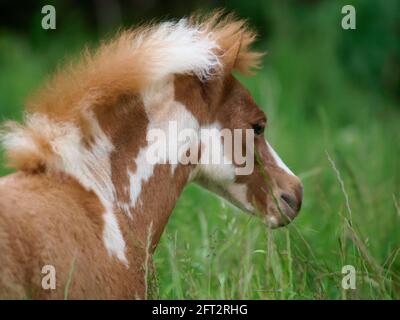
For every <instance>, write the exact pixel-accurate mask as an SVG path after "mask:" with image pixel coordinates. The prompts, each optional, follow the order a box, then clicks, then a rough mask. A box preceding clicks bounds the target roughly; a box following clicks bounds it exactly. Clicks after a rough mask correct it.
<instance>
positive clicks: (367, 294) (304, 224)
mask: <svg viewBox="0 0 400 320" xmlns="http://www.w3.org/2000/svg"><path fill="white" fill-rule="evenodd" d="M350 2H351V3H353V4H355V6H356V9H357V30H352V31H345V30H342V28H341V27H340V21H341V17H342V15H341V14H340V9H341V6H342V5H344V4H345V3H344V2H341V1H314V2H313V1H310V3H316V4H309V2H308V1H299V2H298V3H300V4H295V2H293V1H269V2H265V1H254V3H255V4H254V3H253V2H251V3H249V2H246V3H247V4H246V5H244V4H243V2H240V1H232V2H229V5H228V8H231V9H234V10H235V11H238V12H239V13H240V15H241V16H244V17H249V18H250V23H252V24H253V25H254V26H255V27H256V28H259V29H260V30H261V39H260V40H259V42H258V46H259V47H260V48H261V49H266V50H268V55H267V56H266V57H265V61H264V66H263V68H262V70H260V72H258V74H257V75H256V76H254V77H251V78H245V77H242V76H238V77H239V78H240V79H241V80H242V81H243V83H244V84H245V85H246V87H247V88H248V89H249V90H250V91H251V93H252V95H253V96H254V98H255V100H256V102H257V103H258V104H259V106H261V107H262V108H263V109H264V110H265V112H266V113H267V115H268V118H269V127H268V129H267V130H266V137H267V138H268V140H269V141H270V142H271V143H272V144H273V146H274V147H275V149H276V150H277V152H278V153H279V154H280V155H281V157H282V158H283V159H284V161H285V162H286V163H287V164H288V165H289V167H290V168H291V169H292V170H293V171H294V172H296V173H297V174H298V175H299V176H300V177H301V178H302V181H303V183H304V191H305V193H304V202H303V208H302V211H301V214H300V215H299V217H298V218H297V219H296V220H295V221H294V222H293V223H292V224H291V225H290V226H289V227H288V228H284V229H279V230H274V231H269V230H267V229H266V228H265V226H264V225H262V224H261V223H260V222H259V221H258V220H256V219H252V218H250V217H249V216H248V215H246V214H245V213H243V212H240V211H239V210H237V209H235V208H233V207H231V206H229V205H227V204H226V203H225V202H224V201H222V200H220V199H219V198H217V197H215V196H214V195H211V194H210V193H208V192H206V191H204V190H202V189H200V188H199V187H196V186H194V185H191V186H188V187H187V188H186V190H185V191H184V193H183V195H182V196H181V198H180V200H179V201H178V203H177V206H176V208H175V210H174V212H173V214H172V216H171V219H170V221H169V223H168V226H167V228H166V231H165V233H164V235H163V237H162V239H161V242H160V244H159V247H158V249H157V252H156V254H155V257H154V264H155V266H156V269H157V273H156V275H154V276H152V277H151V279H149V281H150V283H151V284H152V285H151V289H152V290H151V291H150V297H153V298H168V299H176V298H177V299H181V298H189V299H192V298H193V299H194V298H205V299H207V298H212V299H214V298H216V299H219V298H220V299H230V298H239V299H368V298H369V299H386V298H387V299H391V298H394V299H397V298H399V297H400V258H399V251H400V228H399V227H400V165H399V151H400V108H399V87H398V78H399V70H400V69H399V64H397V63H398V60H396V57H397V58H398V57H399V56H400V55H399V46H400V44H399V42H400V41H399V38H400V37H399V33H398V32H399V29H398V28H399V21H400V19H399V14H398V13H399V12H400V8H399V4H398V2H396V1H382V2H380V4H377V2H375V1H362V2H361V1H350ZM218 4H219V5H220V3H218ZM208 5H209V7H212V6H213V2H212V1H211V4H210V3H209V4H208ZM197 6H198V5H197ZM171 10H173V9H171ZM58 14H59V15H60V14H61V13H58ZM69 19H70V20H68V19H66V21H72V20H73V21H74V23H64V24H61V25H60V26H58V28H57V30H56V31H54V32H53V33H52V32H51V31H48V32H44V31H43V30H41V29H40V28H39V27H38V25H40V24H39V23H40V22H39V21H40V12H36V13H33V18H32V26H31V28H30V31H29V35H28V36H27V35H21V34H20V33H18V32H13V31H10V30H8V29H7V28H5V27H2V28H0V70H1V71H0V120H1V121H2V120H5V119H20V118H21V115H22V106H23V102H24V99H25V98H26V96H27V94H28V93H29V92H31V91H32V90H33V89H35V88H36V87H37V86H38V85H39V84H40V83H41V82H42V81H43V79H44V78H45V77H46V75H48V74H49V73H51V72H52V71H53V70H54V68H55V67H56V65H57V63H59V62H60V61H61V60H62V59H63V58H64V57H65V56H66V55H74V54H75V53H76V52H78V49H79V48H81V47H82V46H83V45H84V44H85V43H87V42H89V43H95V42H96V39H98V38H101V37H102V36H104V34H103V33H98V34H93V32H92V30H91V29H90V28H88V27H87V25H86V24H85V21H84V19H83V18H82V16H81V15H80V13H79V11H78V12H76V11H71V13H70V18H69ZM393 28H394V29H393ZM396 28H397V29H396ZM393 30H395V31H393ZM396 30H397V31H396ZM393 56H394V58H393ZM393 59H394V60H393ZM393 61H394V62H393ZM335 169H337V171H335ZM8 172H9V170H8V169H6V168H5V167H4V166H3V165H2V163H1V162H0V174H1V175H5V174H7V173H8ZM344 265H353V266H354V267H355V269H356V271H357V275H356V289H355V290H344V289H343V288H342V286H341V283H342V277H343V274H342V273H341V270H342V267H343V266H344Z"/></svg>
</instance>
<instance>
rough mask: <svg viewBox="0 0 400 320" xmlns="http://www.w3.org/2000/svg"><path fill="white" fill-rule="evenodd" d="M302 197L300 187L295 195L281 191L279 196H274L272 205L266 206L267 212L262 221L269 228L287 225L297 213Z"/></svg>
mask: <svg viewBox="0 0 400 320" xmlns="http://www.w3.org/2000/svg"><path fill="white" fill-rule="evenodd" d="M302 198H303V190H302V189H301V192H300V194H298V195H297V196H294V195H293V196H292V195H290V194H287V193H282V194H281V196H280V197H279V198H278V197H275V199H274V200H275V203H274V205H273V206H271V207H269V208H268V209H269V210H268V213H267V214H266V215H265V216H264V218H263V221H264V223H265V224H266V225H267V226H268V227H269V228H271V229H276V228H280V227H284V226H286V225H288V224H289V223H291V222H292V221H293V220H294V219H295V218H296V217H297V216H298V215H299V213H300V210H301V206H302Z"/></svg>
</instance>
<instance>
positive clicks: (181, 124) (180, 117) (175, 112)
mask: <svg viewBox="0 0 400 320" xmlns="http://www.w3.org/2000/svg"><path fill="white" fill-rule="evenodd" d="M142 98H143V102H144V106H145V111H146V114H147V117H148V119H149V125H148V128H147V137H146V139H147V140H149V139H150V138H149V135H148V133H149V131H151V130H154V129H159V130H162V131H163V132H164V133H165V134H166V135H167V141H178V138H177V137H176V136H170V131H169V130H168V129H169V122H170V121H175V122H176V124H177V129H178V130H177V132H178V133H179V132H180V131H181V130H184V129H193V130H196V131H197V130H199V123H198V121H197V119H196V118H195V117H194V116H193V114H192V113H191V112H189V111H188V110H187V109H186V107H185V106H184V105H183V104H181V103H180V102H178V101H175V100H174V85H173V79H172V78H166V79H164V80H163V81H160V82H158V83H155V84H154V85H153V86H152V87H150V88H149V89H148V90H146V91H145V92H144V93H143V94H142ZM180 147H181V145H178V150H181V148H180ZM149 150H150V146H149V145H147V146H146V147H143V148H142V149H140V151H139V153H138V155H137V156H136V159H135V160H134V161H135V163H136V171H135V172H132V171H130V170H128V176H129V184H130V203H129V207H131V208H134V207H136V205H137V203H138V201H139V199H140V194H141V192H142V188H143V185H144V184H145V183H146V182H147V181H148V180H149V179H150V178H151V177H152V176H153V173H154V167H155V165H156V164H157V163H165V160H166V161H167V162H168V160H170V159H169V154H168V152H167V151H166V152H165V155H166V157H167V159H160V160H159V161H155V162H154V161H152V162H150V161H148V159H147V153H148V152H149ZM180 156H181V155H178V157H180ZM176 167H177V163H176V162H174V163H173V164H171V172H172V174H173V173H174V171H175V169H176ZM122 206H124V207H126V204H122Z"/></svg>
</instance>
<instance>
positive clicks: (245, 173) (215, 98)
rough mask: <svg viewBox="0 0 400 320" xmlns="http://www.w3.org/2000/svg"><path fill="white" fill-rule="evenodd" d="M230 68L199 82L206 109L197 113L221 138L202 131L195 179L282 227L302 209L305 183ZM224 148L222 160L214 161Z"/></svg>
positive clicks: (205, 125)
mask: <svg viewBox="0 0 400 320" xmlns="http://www.w3.org/2000/svg"><path fill="white" fill-rule="evenodd" d="M230 71H231V70H230V69H228V70H225V72H224V74H223V75H222V76H220V77H219V78H218V79H216V80H213V81H210V82H208V83H203V84H201V86H202V91H203V94H204V97H205V101H206V103H205V110H206V111H205V112H204V110H203V112H204V114H203V115H202V116H198V118H200V125H201V127H202V128H206V129H208V130H215V133H216V135H217V139H214V140H212V139H211V140H210V139H206V138H204V136H207V135H204V134H201V136H202V139H201V146H200V156H199V157H200V161H199V162H200V163H199V164H198V165H197V167H196V169H195V173H196V174H195V178H194V180H195V181H196V182H197V183H199V184H200V185H202V186H203V187H205V188H207V189H209V190H210V191H212V192H215V193H217V194H219V195H220V196H222V197H224V198H225V199H227V200H229V201H230V202H232V203H233V204H235V205H236V206H238V207H239V208H241V209H242V210H244V211H246V212H249V213H251V214H254V215H257V216H259V217H261V219H262V220H263V221H264V222H265V223H266V224H267V225H268V226H270V227H272V228H274V227H278V226H283V225H285V224H287V223H289V222H290V221H291V220H293V219H294V218H295V217H296V215H297V214H298V212H299V210H300V207H301V202H302V193H303V191H302V184H301V182H300V180H299V178H298V177H297V176H295V175H294V173H293V172H292V171H291V170H290V169H289V168H288V167H287V166H286V165H285V164H284V163H283V161H282V160H281V159H280V158H279V156H278V155H277V154H276V152H275V151H274V150H273V149H272V147H271V146H270V145H269V143H268V142H267V140H266V138H265V132H264V129H265V127H266V125H267V116H266V115H265V113H264V112H263V111H262V110H261V109H260V108H259V107H258V106H257V104H256V103H255V102H254V100H253V99H252V97H251V95H250V93H249V92H248V91H247V90H246V89H245V88H244V87H243V85H242V84H241V83H240V82H239V81H238V80H237V79H236V78H235V77H234V76H232V75H231V72H230ZM185 82H186V83H187V82H188V81H187V80H186V81H185ZM176 83H177V87H178V88H179V81H176ZM184 86H185V85H183V87H184ZM186 86H187V84H186ZM211 136H213V135H212V134H211ZM207 137H208V136H207ZM227 144H229V146H227ZM220 152H222V154H223V156H222V157H220V158H218V157H217V158H218V159H219V161H217V162H213V161H211V160H212V159H211V158H212V156H215V154H213V153H220ZM238 153H239V157H237V154H238ZM240 155H242V157H240ZM205 157H206V158H207V159H204V158H205ZM228 159H230V160H231V161H229V160H228ZM202 160H203V161H202Z"/></svg>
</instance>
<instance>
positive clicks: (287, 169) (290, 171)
mask: <svg viewBox="0 0 400 320" xmlns="http://www.w3.org/2000/svg"><path fill="white" fill-rule="evenodd" d="M266 142H267V141H266ZM267 145H268V148H269V150H270V151H271V155H272V157H273V158H274V160H275V162H276V165H277V166H278V167H279V168H281V169H283V170H284V171H285V172H286V173H288V174H291V175H292V176H294V173H293V172H292V170H290V169H289V167H288V166H287V165H286V164H285V163H284V162H283V161H282V159H281V158H280V157H279V155H278V154H277V153H276V152H275V150H274V149H273V148H272V147H271V145H270V144H269V143H268V142H267Z"/></svg>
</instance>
